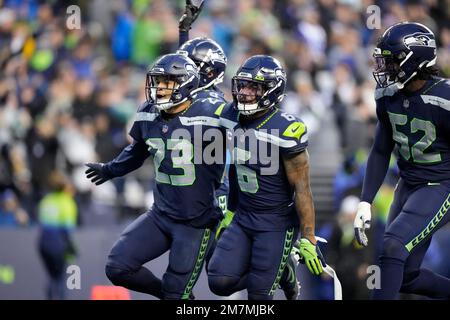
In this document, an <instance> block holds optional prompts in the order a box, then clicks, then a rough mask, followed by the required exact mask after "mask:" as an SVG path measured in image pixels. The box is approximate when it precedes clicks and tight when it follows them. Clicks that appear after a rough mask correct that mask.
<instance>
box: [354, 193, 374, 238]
mask: <svg viewBox="0 0 450 320" xmlns="http://www.w3.org/2000/svg"><path fill="white" fill-rule="evenodd" d="M371 218H372V214H371V212H370V203H368V202H365V201H361V202H360V203H359V205H358V211H357V212H356V217H355V220H354V221H353V226H354V228H355V238H356V241H358V243H359V244H360V245H362V246H364V247H367V244H368V242H369V241H368V239H367V235H366V229H369V228H370V220H371Z"/></svg>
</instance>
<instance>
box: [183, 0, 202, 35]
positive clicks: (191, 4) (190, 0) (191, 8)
mask: <svg viewBox="0 0 450 320" xmlns="http://www.w3.org/2000/svg"><path fill="white" fill-rule="evenodd" d="M203 4H204V0H186V7H185V10H184V13H183V15H182V16H181V18H180V21H179V24H178V28H179V29H180V30H182V31H189V30H190V29H191V26H192V24H193V23H194V21H195V20H197V18H198V15H199V14H200V12H201V11H202V8H203Z"/></svg>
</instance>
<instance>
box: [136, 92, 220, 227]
mask: <svg viewBox="0 0 450 320" xmlns="http://www.w3.org/2000/svg"><path fill="white" fill-rule="evenodd" d="M221 105H222V103H220V102H217V103H210V102H206V103H205V102H204V101H201V100H195V101H194V102H193V103H192V105H191V106H190V107H188V109H186V110H185V111H183V112H182V113H180V114H178V115H177V116H175V117H174V118H172V119H166V118H165V117H164V116H163V115H161V114H160V113H159V112H158V111H157V109H156V108H155V106H153V105H151V104H144V105H143V106H142V107H141V108H140V109H139V110H138V112H137V114H136V119H135V122H134V124H133V126H132V128H131V130H130V135H131V136H132V137H133V139H134V140H135V143H136V144H140V145H144V144H145V145H146V147H147V148H148V151H149V154H150V155H151V156H153V160H154V166H155V180H156V190H155V191H154V193H155V203H154V205H155V206H156V207H157V208H158V209H159V210H160V211H162V212H164V213H166V214H167V215H169V216H170V217H172V218H174V219H179V220H191V219H195V218H197V217H200V216H202V215H205V214H208V213H209V212H213V211H214V209H215V208H214V207H215V199H214V190H215V189H216V188H218V186H219V185H220V182H221V178H222V175H223V171H224V164H223V163H224V160H223V159H220V160H218V161H216V160H217V159H216V158H213V159H210V160H209V161H211V160H214V163H213V162H210V163H211V164H205V159H204V155H205V154H206V153H205V149H206V148H208V146H210V145H211V143H212V142H213V141H214V137H213V138H208V139H203V138H202V137H203V134H204V133H205V132H207V131H208V130H210V129H213V128H214V129H215V130H216V131H215V133H216V135H215V136H217V133H219V134H220V135H222V134H223V132H222V131H223V130H222V129H221V128H220V127H219V116H217V115H216V114H215V112H216V110H217V109H218V108H220V106H221ZM221 145H223V143H222V144H221ZM210 153H211V154H213V155H217V156H220V154H224V152H223V150H222V152H220V153H219V152H218V153H215V151H214V150H213V151H211V152H210ZM217 162H219V163H217ZM216 211H217V214H218V215H219V216H220V211H219V210H216ZM214 214H215V213H214Z"/></svg>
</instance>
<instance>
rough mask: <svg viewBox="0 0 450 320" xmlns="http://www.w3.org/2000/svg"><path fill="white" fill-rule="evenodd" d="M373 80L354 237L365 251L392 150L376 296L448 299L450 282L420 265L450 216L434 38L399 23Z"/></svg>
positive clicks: (447, 114) (379, 49)
mask: <svg viewBox="0 0 450 320" xmlns="http://www.w3.org/2000/svg"><path fill="white" fill-rule="evenodd" d="M374 58H375V62H376V69H375V71H374V72H373V75H374V77H375V79H376V82H377V89H376V91H375V99H376V104H377V109H376V111H377V117H378V125H377V130H376V135H375V141H374V144H373V147H372V150H371V152H370V155H369V159H368V164H367V169H366V175H365V179H364V184H363V191H362V196H361V200H362V201H361V203H360V204H359V208H358V212H357V216H356V218H355V221H354V226H355V236H356V239H357V241H358V242H359V243H360V244H362V245H363V246H367V242H368V239H367V236H366V234H365V229H367V228H369V227H370V220H371V211H370V209H371V203H372V201H373V199H374V197H375V195H376V193H377V191H378V189H379V188H380V186H381V184H382V182H383V180H384V177H385V175H386V172H387V170H388V165H389V159H390V155H391V152H392V151H393V149H394V147H397V151H398V162H397V164H398V167H399V169H400V180H399V182H398V184H397V187H396V190H395V198H394V202H393V203H392V205H391V209H390V213H389V218H388V221H387V226H386V231H385V234H384V242H383V249H382V254H381V257H380V260H379V264H380V268H381V287H380V288H379V289H376V290H374V298H375V299H394V298H396V296H397V294H398V293H399V292H404V293H414V294H420V295H425V296H428V297H432V298H447V299H448V298H449V297H450V279H448V278H445V277H442V276H440V275H438V274H436V273H434V272H432V271H430V270H427V269H425V268H421V264H422V260H423V257H424V255H425V253H426V251H427V249H428V247H429V245H430V242H431V238H432V236H433V234H434V233H435V232H436V231H437V230H438V229H439V228H441V227H442V226H443V225H444V224H446V223H447V222H448V220H449V217H450V214H449V213H448V210H449V208H450V84H449V81H448V80H447V79H442V78H439V77H436V76H435V75H436V68H435V67H434V66H435V63H436V40H435V36H434V34H433V32H432V31H431V30H430V29H429V28H427V27H426V26H424V25H422V24H419V23H414V22H403V23H399V24H395V25H393V26H391V27H390V28H388V29H387V30H386V31H385V32H384V33H383V35H382V36H381V38H380V39H379V41H378V43H377V45H376V48H375V52H374Z"/></svg>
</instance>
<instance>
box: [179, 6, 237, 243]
mask: <svg viewBox="0 0 450 320" xmlns="http://www.w3.org/2000/svg"><path fill="white" fill-rule="evenodd" d="M203 5H204V2H203V0H196V1H192V0H186V6H185V11H184V14H183V15H182V17H181V18H180V21H179V25H178V30H179V44H180V48H179V49H178V51H177V52H178V53H181V54H185V55H187V56H188V57H189V58H191V59H192V61H194V62H195V64H196V65H197V67H198V69H199V73H200V84H199V89H200V90H199V91H197V93H196V94H195V95H194V96H193V98H194V99H202V100H206V99H209V100H210V101H212V102H214V103H223V104H224V105H225V104H226V103H227V101H226V100H225V97H224V93H223V92H222V91H221V90H220V89H219V88H218V87H217V85H218V84H220V83H222V82H223V78H224V75H225V69H226V67H227V57H226V55H225V52H224V51H223V49H222V47H221V46H220V45H219V44H218V43H217V42H216V41H214V40H212V39H209V38H206V37H198V38H194V39H192V40H189V30H190V29H191V26H192V24H193V23H194V21H195V20H196V19H197V18H198V16H199V14H200V12H201V10H202V8H203ZM227 168H228V166H227V167H226V169H227ZM222 179H223V183H222V184H221V185H220V187H219V189H217V190H216V198H217V201H218V203H219V206H220V208H221V209H222V212H223V213H224V219H223V220H222V222H221V224H220V226H219V228H218V230H217V231H216V234H217V236H219V234H220V233H221V231H222V230H223V229H224V228H226V227H227V226H228V225H229V223H230V222H231V219H233V214H232V213H231V212H230V211H228V210H227V196H228V170H225V171H224V175H223V178H222Z"/></svg>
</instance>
